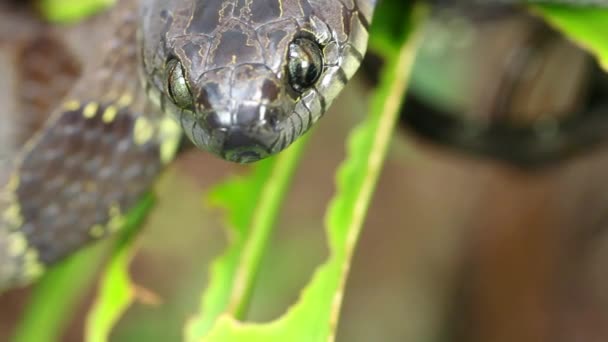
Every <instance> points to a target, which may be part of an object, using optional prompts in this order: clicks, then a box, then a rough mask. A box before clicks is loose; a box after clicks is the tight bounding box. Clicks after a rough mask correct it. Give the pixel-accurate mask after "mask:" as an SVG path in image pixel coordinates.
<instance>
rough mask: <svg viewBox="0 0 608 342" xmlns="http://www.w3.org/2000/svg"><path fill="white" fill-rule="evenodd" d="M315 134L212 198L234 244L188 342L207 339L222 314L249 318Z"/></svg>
mask: <svg viewBox="0 0 608 342" xmlns="http://www.w3.org/2000/svg"><path fill="white" fill-rule="evenodd" d="M309 135H310V134H308V135H306V136H305V137H302V138H300V139H299V140H298V141H296V142H295V143H294V144H293V145H292V146H291V147H289V148H288V149H287V150H286V151H284V152H282V153H281V154H279V155H278V156H276V157H273V158H270V159H267V160H264V161H261V162H259V163H257V164H256V165H255V167H254V170H253V173H252V174H251V175H249V176H248V177H235V178H234V179H232V180H230V181H228V182H226V183H223V184H220V185H217V186H216V187H215V188H214V189H213V190H212V191H211V192H210V193H209V200H210V203H211V204H212V205H214V206H218V207H221V208H225V209H226V211H227V214H228V219H227V221H228V222H227V225H228V226H229V227H230V228H231V230H230V231H229V237H230V240H231V241H232V244H231V246H230V247H229V248H228V250H227V251H226V252H225V253H224V254H223V255H222V256H221V257H220V258H218V259H217V260H216V261H215V262H214V263H213V264H212V266H211V281H210V284H209V286H208V288H207V290H206V291H205V293H204V294H203V298H202V303H201V312H200V314H199V315H198V316H197V317H195V318H193V319H191V320H190V322H188V325H187V327H186V332H185V333H186V337H187V338H186V339H187V340H188V341H196V340H198V339H200V337H202V336H204V335H205V334H206V333H207V332H208V331H209V330H210V329H211V328H212V326H213V324H214V322H215V321H216V319H217V318H218V317H219V316H220V315H222V314H226V313H228V314H230V315H232V316H233V317H237V318H242V317H243V315H244V313H245V311H246V309H247V305H248V303H249V298H250V294H251V289H252V288H253V285H254V281H255V276H256V274H257V273H258V268H259V264H260V260H261V258H262V255H263V252H264V251H265V250H266V248H267V245H268V240H269V237H270V235H271V233H272V229H273V228H274V223H275V221H276V218H277V216H278V214H279V210H280V206H281V203H282V201H283V200H284V198H285V195H286V192H287V190H288V187H289V184H290V182H291V179H292V176H293V173H294V170H295V168H296V166H297V164H298V161H299V160H300V157H301V155H302V153H303V150H304V146H305V144H306V141H307V139H308V136H309Z"/></svg>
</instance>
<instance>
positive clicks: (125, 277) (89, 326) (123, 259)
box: [85, 194, 154, 342]
mask: <svg viewBox="0 0 608 342" xmlns="http://www.w3.org/2000/svg"><path fill="white" fill-rule="evenodd" d="M153 204H154V198H153V196H152V195H150V194H149V195H148V196H146V197H144V198H143V199H142V200H141V201H140V202H139V203H138V205H137V207H135V208H134V209H132V210H131V211H130V212H129V216H128V217H127V220H126V222H125V223H124V226H123V228H122V230H121V233H120V235H119V237H118V241H117V242H116V244H115V245H114V249H113V251H112V253H111V256H110V261H109V263H108V264H107V266H106V267H105V270H104V273H103V275H102V278H101V281H100V283H99V291H98V293H97V296H96V298H95V301H94V303H93V307H92V308H91V310H90V311H89V313H88V315H87V320H86V327H85V341H87V342H104V341H107V340H108V337H109V335H110V332H111V331H112V328H113V327H114V325H115V324H116V322H117V321H118V319H119V318H120V317H122V315H123V314H124V312H125V311H126V310H127V309H128V308H129V306H130V305H131V303H132V302H133V300H134V297H135V296H134V294H135V290H134V285H133V284H132V283H131V278H130V277H129V265H130V263H131V258H132V256H133V254H134V252H135V246H134V243H135V237H136V236H137V233H138V232H139V229H138V228H140V227H141V225H142V222H143V220H144V218H145V217H146V214H147V213H148V212H149V211H150V209H151V208H152V206H153Z"/></svg>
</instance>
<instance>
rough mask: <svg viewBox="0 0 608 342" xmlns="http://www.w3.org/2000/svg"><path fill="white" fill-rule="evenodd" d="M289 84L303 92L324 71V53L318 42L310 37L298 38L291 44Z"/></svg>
mask: <svg viewBox="0 0 608 342" xmlns="http://www.w3.org/2000/svg"><path fill="white" fill-rule="evenodd" d="M287 71H288V74H289V84H290V85H291V87H292V88H293V89H294V90H295V91H297V92H299V93H301V92H303V91H305V90H306V89H308V88H310V87H312V86H313V85H314V84H315V82H317V80H318V79H319V77H320V76H321V72H322V71H323V53H322V52H321V48H320V47H319V45H318V44H317V43H315V42H314V41H312V40H310V39H308V38H296V39H295V40H294V41H293V42H292V43H291V44H290V45H289V61H288V63H287Z"/></svg>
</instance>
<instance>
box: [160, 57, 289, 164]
mask: <svg viewBox="0 0 608 342" xmlns="http://www.w3.org/2000/svg"><path fill="white" fill-rule="evenodd" d="M168 64H169V66H168V72H169V76H168V80H169V81H168V82H167V90H166V92H167V94H168V95H169V98H170V99H171V101H172V102H173V103H176V104H178V106H179V107H180V109H181V110H180V115H179V121H180V123H181V126H182V128H183V130H184V132H185V133H186V135H187V136H188V138H190V140H191V141H192V142H194V144H195V145H196V146H198V147H199V148H202V149H204V150H207V151H210V152H212V153H214V154H217V155H219V156H220V157H222V158H224V159H226V160H229V161H234V162H239V163H246V162H253V161H257V160H260V159H263V158H266V157H268V156H270V155H272V154H274V153H276V152H278V151H279V150H281V149H282V148H283V147H284V146H282V145H285V144H286V142H285V141H286V140H289V139H291V138H290V137H288V136H286V135H285V132H286V131H285V128H284V127H283V125H282V123H283V122H284V120H285V117H286V114H285V113H289V112H290V111H293V107H294V106H295V101H294V100H293V99H292V98H291V97H290V96H287V95H286V94H285V90H284V89H283V86H282V85H281V83H280V80H279V79H278V78H277V77H276V74H275V73H274V72H273V71H272V70H270V69H269V68H268V67H267V66H266V65H264V64H255V63H247V64H241V65H237V66H225V67H220V68H214V69H212V70H208V71H205V72H203V73H202V74H201V75H200V76H199V77H198V79H197V80H195V81H194V82H193V84H192V85H189V84H188V81H186V80H187V78H186V77H185V75H183V73H184V71H183V69H182V68H183V67H182V66H181V63H180V62H179V61H177V60H176V59H171V60H170V61H169V62H168ZM172 64H173V65H172ZM180 69H182V70H180Z"/></svg>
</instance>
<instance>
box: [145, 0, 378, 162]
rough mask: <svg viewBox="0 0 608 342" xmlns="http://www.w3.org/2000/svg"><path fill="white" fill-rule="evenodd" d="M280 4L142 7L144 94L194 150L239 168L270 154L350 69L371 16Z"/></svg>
mask: <svg viewBox="0 0 608 342" xmlns="http://www.w3.org/2000/svg"><path fill="white" fill-rule="evenodd" d="M279 3H280V2H272V1H262V2H255V1H254V2H240V1H238V2H231V1H227V2H221V1H203V0H195V1H192V0H189V1H186V0H174V1H170V2H166V1H160V0H150V1H149V2H146V4H147V5H146V6H145V7H144V9H145V11H144V21H143V22H144V24H143V27H142V30H141V37H140V38H141V39H142V43H143V44H142V51H143V63H144V68H143V69H144V75H145V76H146V84H147V85H148V87H147V88H154V89H156V90H157V91H159V92H160V95H159V96H157V98H158V99H159V101H157V102H158V103H159V104H160V106H161V107H163V108H164V109H165V110H166V111H168V112H170V113H171V114H173V116H174V117H175V118H176V119H177V120H179V122H180V123H181V126H182V128H183V130H184V132H185V133H186V135H187V136H188V137H189V138H190V140H191V141H192V142H193V143H194V144H195V145H196V146H197V147H199V148H201V149H204V150H207V151H210V152H212V153H214V154H216V155H218V156H220V157H222V158H224V159H227V160H230V161H234V162H240V163H247V162H254V161H257V160H260V159H263V158H266V157H268V156H270V155H273V154H276V153H278V152H279V151H281V150H283V149H285V148H286V147H287V146H289V145H290V144H291V143H292V142H293V141H295V140H296V139H297V138H298V137H299V136H301V135H303V134H304V133H305V132H306V131H307V130H308V129H309V128H310V127H311V126H312V125H313V124H314V123H315V122H316V121H317V120H318V119H319V118H320V117H321V116H322V114H323V113H324V112H325V111H326V109H327V108H328V106H329V105H330V103H331V101H332V100H333V99H334V98H335V97H336V96H337V94H338V93H339V92H340V90H341V89H342V88H343V86H344V85H345V83H346V82H347V80H348V78H349V77H350V76H352V74H353V73H354V72H355V70H356V69H357V67H358V65H359V63H360V61H361V59H362V56H363V52H364V50H365V47H366V43H367V21H368V20H369V16H370V15H371V10H370V9H367V10H365V9H361V8H358V7H357V6H355V7H352V6H346V5H344V4H342V2H340V1H331V2H327V3H323V4H321V3H319V4H317V3H316V2H306V6H294V5H291V3H289V4H290V5H286V6H280V5H279ZM317 7H318V8H317ZM346 19H348V20H346ZM150 85H151V86H150ZM153 98H154V97H153ZM167 109H168V110H167Z"/></svg>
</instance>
